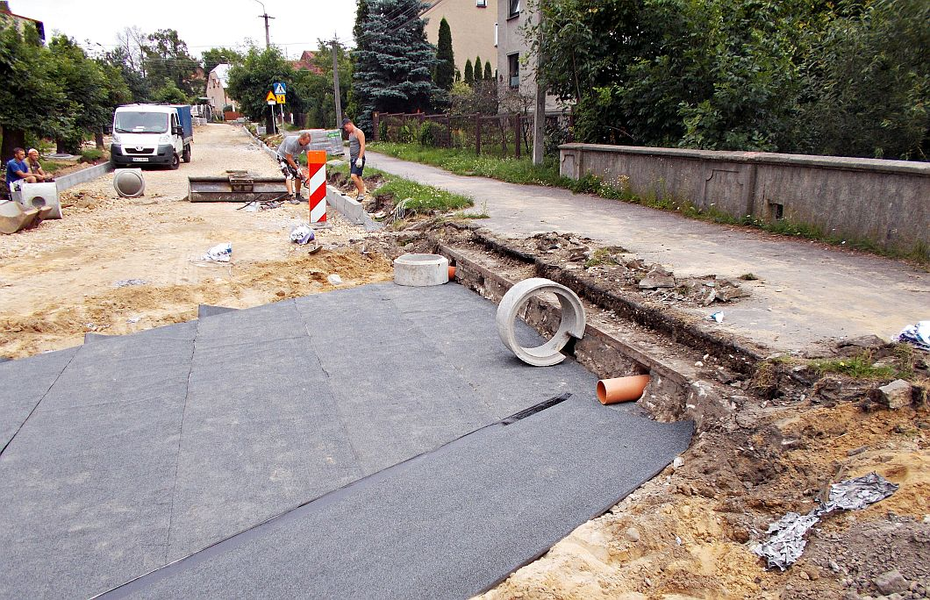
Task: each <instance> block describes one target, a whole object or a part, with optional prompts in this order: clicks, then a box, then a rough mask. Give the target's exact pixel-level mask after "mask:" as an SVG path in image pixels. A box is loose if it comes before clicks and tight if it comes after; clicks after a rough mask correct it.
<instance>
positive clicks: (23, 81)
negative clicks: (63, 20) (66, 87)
mask: <svg viewBox="0 0 930 600" xmlns="http://www.w3.org/2000/svg"><path fill="white" fill-rule="evenodd" d="M29 27H32V26H31V25H30V26H29ZM33 29H34V28H33ZM31 39H33V40H37V39H38V35H37V34H35V32H33V36H31ZM49 63H50V60H49V55H48V50H47V49H46V48H45V47H43V46H42V45H41V44H40V43H34V42H30V43H26V42H25V41H24V40H23V36H22V35H20V32H19V31H18V30H17V29H16V27H5V26H3V25H2V24H0V79H2V80H3V82H4V84H3V85H0V127H2V128H3V145H2V149H0V156H2V158H3V159H4V160H7V159H10V158H12V157H13V148H15V147H17V146H24V145H25V139H26V132H29V133H31V134H33V135H37V136H47V135H54V134H55V133H57V132H58V130H59V128H60V127H62V126H63V125H66V124H67V123H66V122H65V121H66V120H65V119H63V118H62V116H61V115H59V114H58V109H59V107H60V106H61V104H62V102H64V100H65V97H64V93H62V91H61V88H60V87H59V86H58V85H56V83H55V81H54V80H53V79H52V74H51V73H50V69H49Z"/></svg>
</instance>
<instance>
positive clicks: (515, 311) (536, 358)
mask: <svg viewBox="0 0 930 600" xmlns="http://www.w3.org/2000/svg"><path fill="white" fill-rule="evenodd" d="M546 292H551V293H553V294H555V295H556V297H557V298H558V299H559V304H560V305H561V307H562V321H561V322H560V323H559V329H558V331H556V332H555V335H553V336H552V338H551V339H550V340H549V341H547V342H546V343H544V344H542V345H541V346H537V347H535V348H524V347H522V346H521V345H520V344H519V343H518V342H517V338H516V334H515V332H514V320H515V319H516V318H517V316H518V315H519V314H520V313H521V312H522V311H523V308H524V307H525V306H526V303H527V302H529V301H530V298H532V297H533V296H536V295H538V294H544V293H546ZM584 326H585V315H584V307H583V306H582V305H581V300H580V299H579V298H578V296H577V294H575V292H573V291H571V290H570V289H568V288H567V287H565V286H564V285H561V284H558V283H556V282H554V281H552V280H550V279H544V278H542V277H532V278H530V279H524V280H523V281H521V282H520V283H517V284H516V285H514V286H513V287H512V288H510V290H508V291H507V293H506V294H504V297H503V298H502V299H501V303H500V305H499V306H498V307H497V332H498V333H499V334H500V336H501V341H502V342H504V345H505V346H507V348H509V349H510V350H511V351H512V352H513V353H514V354H516V356H517V358H519V359H520V360H522V361H523V362H525V363H527V364H529V365H533V366H534V367H549V366H552V365H557V364H559V363H560V362H562V361H563V360H565V355H564V354H562V352H561V350H562V348H564V347H565V345H566V344H567V343H568V342H569V340H570V339H571V338H577V339H581V337H582V336H583V335H584Z"/></svg>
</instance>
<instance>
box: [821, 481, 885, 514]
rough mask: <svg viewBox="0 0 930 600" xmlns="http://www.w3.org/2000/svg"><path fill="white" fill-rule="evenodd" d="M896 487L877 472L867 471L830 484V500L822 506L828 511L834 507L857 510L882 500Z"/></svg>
mask: <svg viewBox="0 0 930 600" xmlns="http://www.w3.org/2000/svg"><path fill="white" fill-rule="evenodd" d="M897 489H898V485H897V484H896V483H891V482H890V481H888V480H887V479H885V478H884V477H882V476H881V475H879V474H877V473H869V474H868V475H863V476H862V477H856V478H855V479H847V480H846V481H843V482H841V483H834V484H833V485H831V486H830V501H829V502H827V503H826V504H825V505H824V508H827V509H828V512H829V511H832V510H834V509H835V508H840V509H843V510H858V509H860V508H865V507H866V506H869V505H870V504H875V503H876V502H878V501H879V500H884V499H885V498H887V497H888V496H890V495H892V494H893V493H895V491H897Z"/></svg>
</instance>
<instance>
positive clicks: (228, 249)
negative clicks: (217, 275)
mask: <svg viewBox="0 0 930 600" xmlns="http://www.w3.org/2000/svg"><path fill="white" fill-rule="evenodd" d="M231 254H232V244H230V243H229V242H226V243H223V244H217V245H216V246H213V247H212V248H210V249H209V250H207V253H206V254H204V255H203V256H202V257H200V259H201V260H205V261H208V262H229V257H230V255H231Z"/></svg>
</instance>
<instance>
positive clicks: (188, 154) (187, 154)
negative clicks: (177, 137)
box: [181, 146, 191, 163]
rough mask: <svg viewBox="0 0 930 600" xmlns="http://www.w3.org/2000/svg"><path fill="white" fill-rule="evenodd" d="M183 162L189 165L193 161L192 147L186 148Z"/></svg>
mask: <svg viewBox="0 0 930 600" xmlns="http://www.w3.org/2000/svg"><path fill="white" fill-rule="evenodd" d="M181 160H183V161H184V162H187V163H189V162H190V161H191V147H190V146H184V152H183V153H182V154H181Z"/></svg>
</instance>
